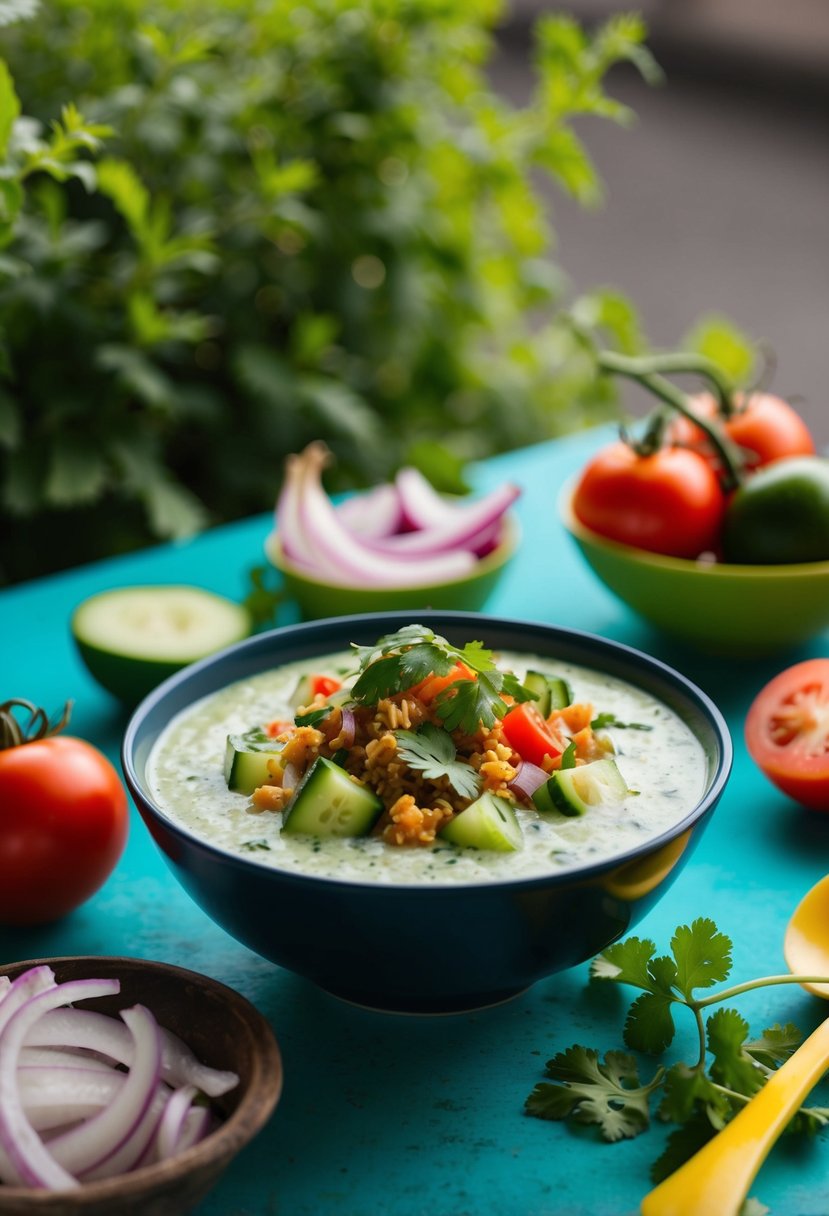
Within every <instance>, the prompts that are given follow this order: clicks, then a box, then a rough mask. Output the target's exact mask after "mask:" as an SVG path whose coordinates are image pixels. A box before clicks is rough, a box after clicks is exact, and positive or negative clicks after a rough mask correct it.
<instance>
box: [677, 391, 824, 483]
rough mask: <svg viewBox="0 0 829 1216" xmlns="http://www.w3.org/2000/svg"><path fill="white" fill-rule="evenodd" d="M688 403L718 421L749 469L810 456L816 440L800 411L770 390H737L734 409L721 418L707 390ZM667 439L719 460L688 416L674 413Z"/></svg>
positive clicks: (703, 414) (716, 462)
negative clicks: (787, 459) (789, 457)
mask: <svg viewBox="0 0 829 1216" xmlns="http://www.w3.org/2000/svg"><path fill="white" fill-rule="evenodd" d="M688 404H689V405H690V406H691V408H692V409H694V410H695V411H696V412H698V413H699V414H701V415H702V417H703V418H709V419H715V420H716V421H718V422H719V423H720V425H721V426H722V429H723V430H724V431H725V434H726V435H727V436H728V438H729V439H730V440H731V441H732V443H735V444H736V445H737V447H739V448H741V449H742V451H743V454H744V458H745V464H746V467H747V468H749V469H756V468H760V466H761V465H766V464H771V463H772V462H773V461H775V460H783V459H785V458H786V457H788V456H812V455H814V452H815V441H814V439H813V438H812V434H811V431H810V430H809V428H808V427H807V425H806V423H805V422H804V421H803V419H802V418H801V417H800V415H799V414H798V413H797V412H796V411H795V410H794V409H792V407H791V406H790V405H789V404H788V402H786V401H784V400H783V399H782V397H775V396H772V394H771V393H751V394H750V395H749V396H748V397H747V398H744V397H743V395H742V394H738V395H737V398H736V401H735V407H736V408H735V410H734V413H733V414H731V415H729V417H728V418H723V417H722V416H721V415H720V414H719V412H718V409H717V404H716V402H715V400H714V398H713V397H712V396H711V395H710V394H708V393H700V394H699V395H698V396H695V397H689V399H688ZM666 438H667V439H668V441H669V442H670V443H677V444H682V445H683V446H685V447H690V448H694V449H695V450H696V451H699V452H702V453H704V454H706V455H707V456H709V458H710V459H711V460H712V461H713V463H714V465H715V466H717V465H718V461H717V458H716V456H715V455H714V453H713V451H712V450H711V447H710V444H709V442H708V439H707V438H706V436H705V434H704V433H703V431H702V430H701V429H700V428H699V427H697V426H694V424H693V422H691V421H690V419H688V418H684V417H681V416H677V417H676V418H675V419H674V420H673V421H672V422H671V425H670V427H669V428H668V433H667V436H666Z"/></svg>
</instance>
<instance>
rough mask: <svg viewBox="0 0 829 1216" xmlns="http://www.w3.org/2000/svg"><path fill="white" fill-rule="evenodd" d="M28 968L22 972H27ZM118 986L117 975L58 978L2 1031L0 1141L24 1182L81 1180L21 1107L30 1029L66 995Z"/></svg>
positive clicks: (86, 995)
mask: <svg viewBox="0 0 829 1216" xmlns="http://www.w3.org/2000/svg"><path fill="white" fill-rule="evenodd" d="M32 970H35V971H37V970H39V968H34V969H32ZM29 974H30V972H24V975H29ZM19 978H23V977H19ZM15 982H16V981H15ZM119 989H120V984H119V982H118V980H116V979H109V980H69V981H68V982H67V983H65V984H56V985H54V986H53V987H51V988H47V989H46V990H45V991H42V992H38V993H37V995H35V996H33V997H31V998H30V999H29V1000H28V1001H27V1002H26V1003H25V1004H24V1005H21V1007H20V1008H19V1009H18V1010H17V1011H16V1012H15V1013H14V1014H13V1016H12V1017H11V1018H10V1019H9V1021H8V1022H7V1023H6V1025H5V1026H4V1028H3V1030H2V1032H0V1145H1V1146H2V1148H3V1149H4V1150H5V1153H6V1155H7V1156H8V1158H9V1161H10V1164H11V1166H12V1168H13V1170H14V1172H15V1174H16V1175H17V1177H18V1178H19V1179H20V1181H21V1182H23V1183H24V1184H25V1185H26V1186H34V1187H48V1188H50V1189H52V1190H62V1189H71V1188H74V1187H77V1185H78V1182H77V1180H76V1179H75V1178H73V1177H72V1175H71V1174H70V1173H69V1172H68V1170H66V1169H65V1168H64V1167H63V1166H62V1165H61V1164H60V1163H59V1162H58V1161H56V1160H55V1158H54V1157H53V1156H52V1153H51V1152H50V1150H49V1149H47V1147H46V1145H45V1144H44V1143H43V1141H42V1140H41V1138H40V1136H38V1134H37V1132H36V1131H35V1130H34V1128H33V1127H32V1125H31V1123H30V1122H29V1121H28V1119H27V1118H26V1114H25V1111H24V1110H23V1105H22V1102H21V1097H20V1089H19V1086H18V1082H17V1063H18V1056H19V1054H20V1049H21V1048H22V1046H23V1042H24V1040H25V1038H26V1035H27V1033H28V1032H29V1030H30V1029H31V1028H32V1027H33V1026H34V1025H35V1024H36V1023H37V1022H38V1020H39V1019H40V1018H41V1017H42V1016H43V1014H44V1013H46V1012H47V1011H48V1010H51V1009H56V1008H57V1007H58V1006H60V1005H62V1004H64V1003H66V1002H68V1001H82V1000H86V999H91V998H92V997H98V996H112V995H114V994H115V993H117V992H118V991H119ZM9 998H10V993H7V994H6V997H5V1000H4V1001H3V1004H4V1005H5V1003H6V1001H7V1000H9Z"/></svg>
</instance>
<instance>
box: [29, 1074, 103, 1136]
mask: <svg viewBox="0 0 829 1216" xmlns="http://www.w3.org/2000/svg"><path fill="white" fill-rule="evenodd" d="M125 1080H126V1073H123V1072H118V1071H117V1070H116V1069H114V1068H106V1067H105V1068H102V1069H101V1068H97V1069H96V1068H69V1067H66V1066H58V1067H55V1066H54V1065H24V1066H21V1067H19V1068H18V1070H17V1081H18V1085H19V1087H20V1098H21V1102H22V1103H23V1109H24V1110H25V1112H26V1118H27V1119H28V1120H29V1122H30V1123H31V1125H32V1127H33V1128H34V1129H35V1130H36V1131H38V1132H43V1131H49V1130H50V1129H54V1128H57V1127H61V1126H62V1125H63V1124H66V1125H70V1124H73V1123H77V1122H78V1121H79V1120H81V1119H87V1118H89V1117H90V1116H91V1115H95V1114H96V1113H97V1112H98V1111H100V1109H101V1108H102V1107H104V1106H106V1105H107V1103H109V1102H111V1101H112V1100H113V1098H114V1097H115V1095H116V1094H117V1093H118V1091H119V1090H120V1088H121V1086H122V1085H123V1084H124V1081H125Z"/></svg>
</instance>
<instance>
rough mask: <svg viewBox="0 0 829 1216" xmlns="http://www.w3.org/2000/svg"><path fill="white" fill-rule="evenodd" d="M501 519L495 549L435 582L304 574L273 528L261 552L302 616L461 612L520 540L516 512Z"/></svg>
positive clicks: (479, 600) (475, 603) (477, 604)
mask: <svg viewBox="0 0 829 1216" xmlns="http://www.w3.org/2000/svg"><path fill="white" fill-rule="evenodd" d="M505 524H506V527H505V537H504V540H503V541H502V542H501V544H500V545H498V547H497V549H493V550H492V552H491V553H489V554H487V556H486V557H484V558H482V560H481V561H480V562H479V563H478V565H477V567H476V569H475V570H474V571H473V573H472V574H469V575H467V576H466V577H465V578H459V579H453V580H452V582H448V583H437V584H435V585H434V586H421V587H382V588H372V587H354V586H343V587H339V586H334V584H332V583H326V582H322V581H320V580H319V579H315V578H309V576H308V575H307V574H305V573H304V572H302V571H300V570H298V569H297V568H296V566H292V565H291V563H290V561H288V559H287V558H286V557H285V555H284V554H283V552H282V547H281V545H280V543H279V536H278V534H277V533H276V532H272V533H271V534H270V536H268V538H267V540H266V541H265V553H266V554H267V557H268V560H269V561H270V562H271V563H272V564H273V565H274V566H275V567H276V569H277V570H279V571H280V573H281V574H282V577H283V579H284V582H285V589H286V591H287V593H288V595H289V596H290V597H291V599H292V600H295V601H296V603H297V604H298V605H299V609H300V612H301V614H302V616H303V618H304V619H305V620H316V619H318V618H320V617H329V616H353V615H355V614H361V613H365V612H394V611H397V610H398V609H401V610H405V609H417V608H435V609H453V608H454V609H457V610H459V611H462V612H478V611H479V610H480V609H481V608H483V606H484V604H485V603H486V601H487V600H488V599H489V596H490V595H491V593H492V592H493V591H494V589H495V587H496V585H497V583H498V581H499V579H500V578H501V576H502V575H503V573H504V571H505V570H506V568H507V566H508V565H509V563H510V561H511V560H512V558H513V556H514V555H515V552H516V550H517V548H518V545H519V541H520V529H519V527H518V522H517V520H516V519H515V517H514V516H513V515H507V516H506V517H505Z"/></svg>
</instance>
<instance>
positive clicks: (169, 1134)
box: [156, 1085, 197, 1161]
mask: <svg viewBox="0 0 829 1216" xmlns="http://www.w3.org/2000/svg"><path fill="white" fill-rule="evenodd" d="M196 1093H197V1090H196V1087H195V1085H182V1087H181V1089H177V1090H175V1091H174V1092H173V1093H172V1094H171V1095H170V1097H169V1098H168V1099H167V1104H166V1106H165V1107H164V1113H163V1114H162V1116H161V1119H160V1120H159V1124H158V1128H157V1131H156V1152H157V1154H158V1156H159V1157H160V1159H161V1160H162V1161H163V1160H165V1158H167V1157H172V1155H173V1153H174V1152H175V1150H176V1144H177V1143H178V1140H179V1137H180V1136H181V1133H182V1130H183V1128H184V1123H185V1120H186V1118H187V1115H188V1112H189V1111H190V1108H191V1107H192V1105H193V1099H194V1098H195V1096H196Z"/></svg>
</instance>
